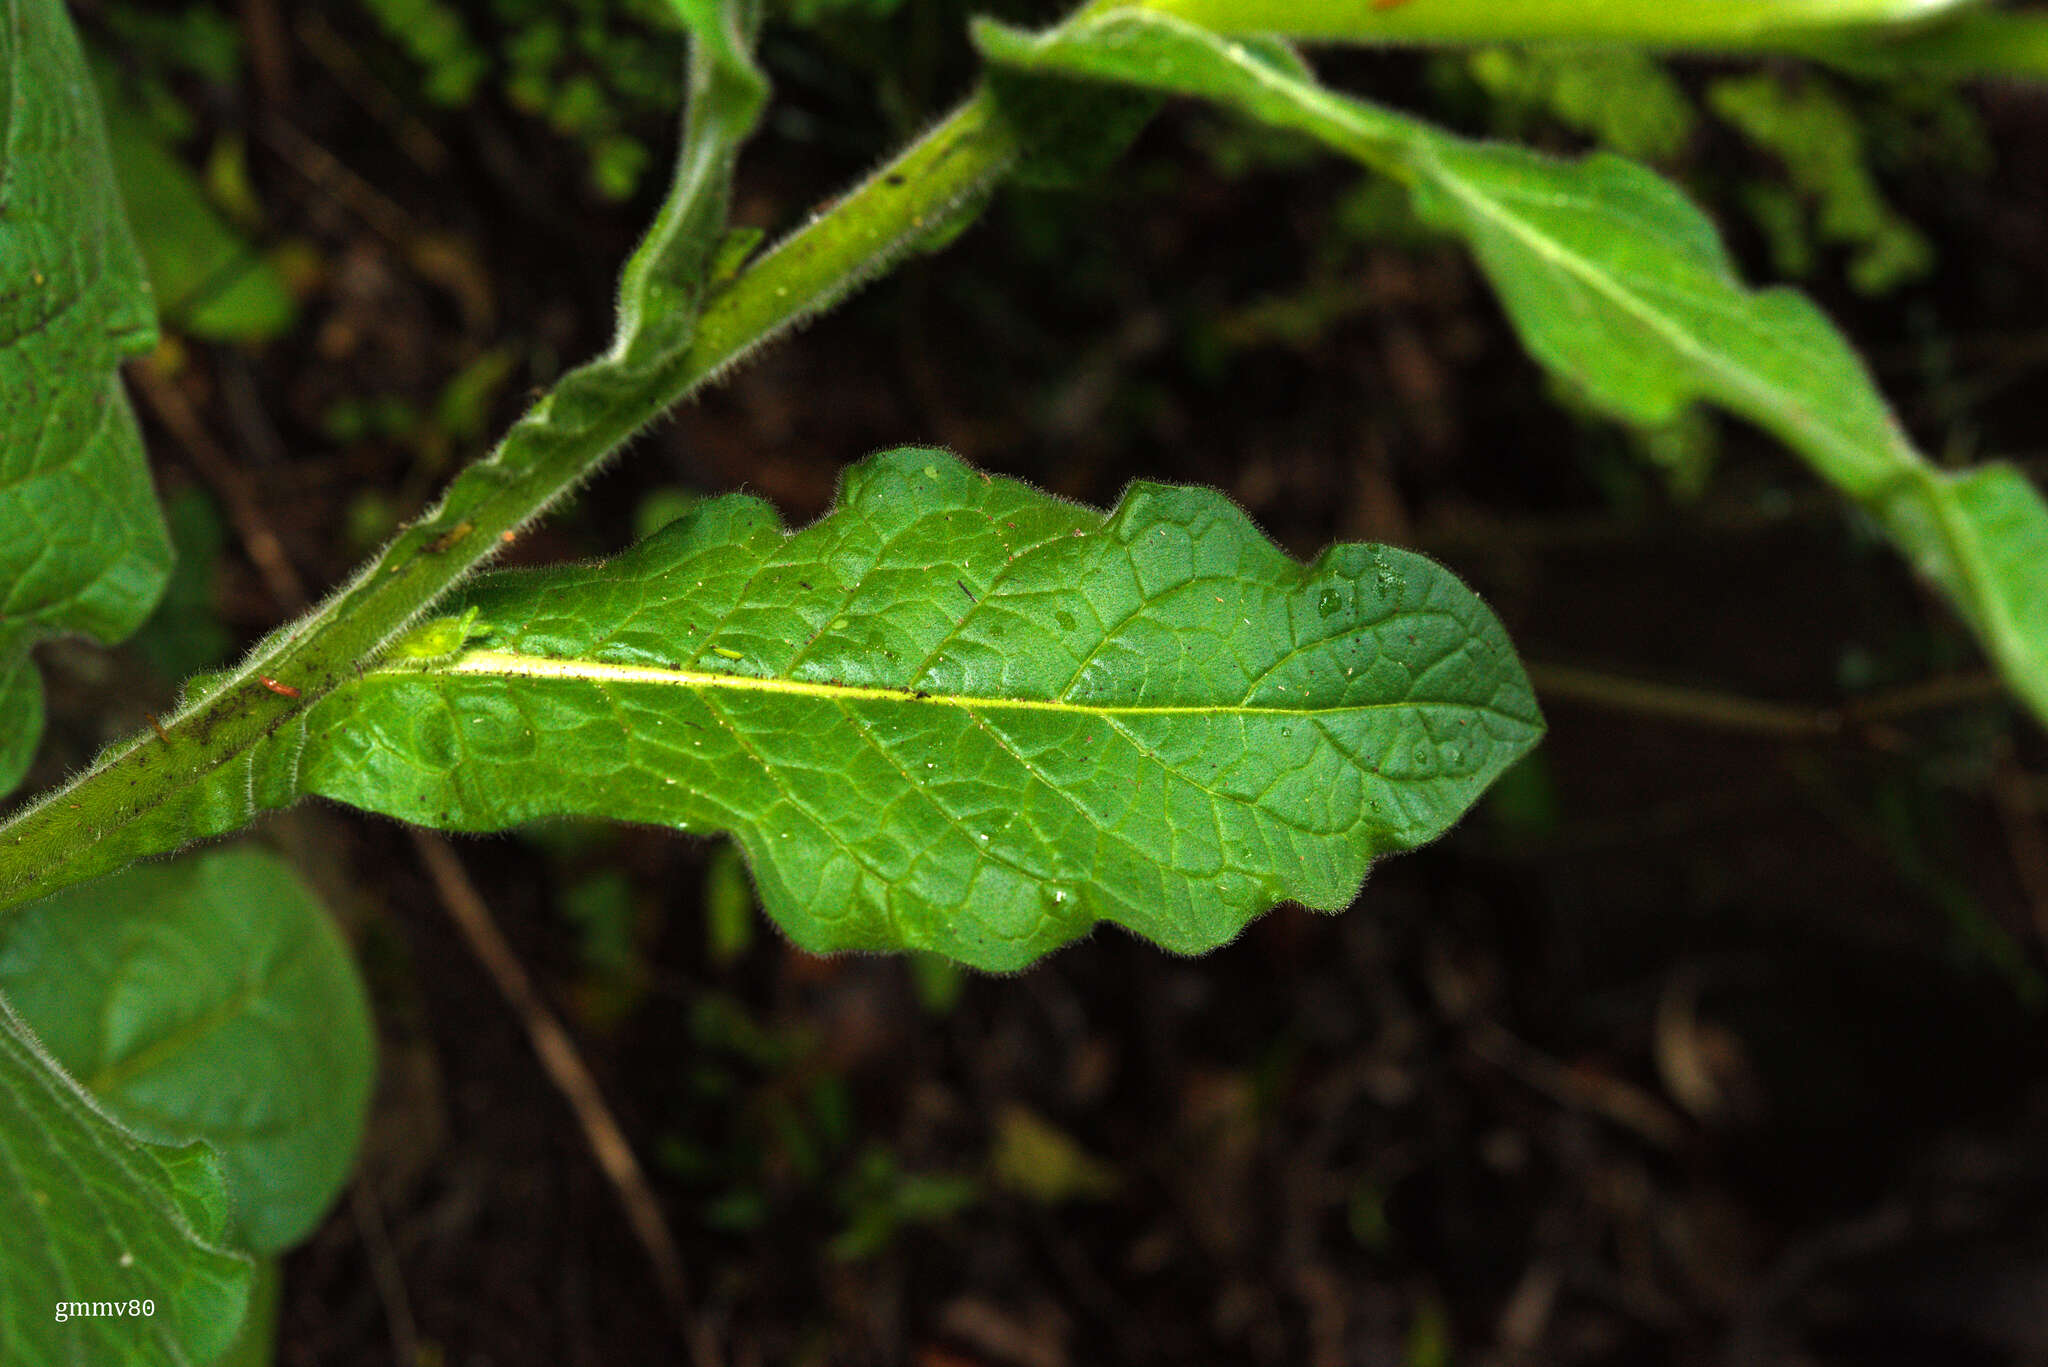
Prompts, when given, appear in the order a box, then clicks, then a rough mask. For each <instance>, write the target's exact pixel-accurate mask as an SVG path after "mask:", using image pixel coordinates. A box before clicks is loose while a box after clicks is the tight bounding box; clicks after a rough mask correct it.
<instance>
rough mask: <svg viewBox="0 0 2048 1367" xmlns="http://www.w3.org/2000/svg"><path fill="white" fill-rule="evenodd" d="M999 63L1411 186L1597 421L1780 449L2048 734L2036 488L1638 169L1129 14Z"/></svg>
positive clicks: (1249, 46) (2040, 509) (1274, 47)
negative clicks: (1858, 518) (1953, 611)
mask: <svg viewBox="0 0 2048 1367" xmlns="http://www.w3.org/2000/svg"><path fill="white" fill-rule="evenodd" d="M975 36H976V41H977V42H978V43H979V44H980V45H981V47H982V50H983V51H984V52H985V53H987V54H988V55H989V56H990V57H991V58H993V59H995V60H997V61H999V62H1005V63H1011V64H1016V65H1021V66H1025V67H1027V68H1030V69H1033V70H1038V69H1049V70H1054V71H1063V72H1066V73H1068V74H1072V75H1086V76H1093V77H1096V78H1098V79H1104V80H1114V81H1121V82H1127V83H1132V84H1137V85H1141V86H1144V87H1147V88H1150V89H1156V90H1166V91H1172V92H1175V93H1179V94H1187V95H1198V96H1204V97H1206V98H1209V99H1213V100H1217V101H1219V102H1221V103H1223V104H1225V105H1228V106H1230V107H1232V108H1235V109H1237V110H1239V111H1240V112H1242V113H1245V114H1247V115H1249V116H1251V117H1253V118H1256V119H1260V120H1262V121H1264V122H1267V123H1271V124H1275V125H1278V126H1280V127H1283V128H1291V129H1295V130H1298V131H1300V132H1304V133H1308V134H1310V135H1311V136H1314V137H1317V138H1319V139H1321V140H1322V141H1324V142H1325V143H1327V144H1328V145H1330V146H1331V147H1333V148H1335V149H1337V150H1339V151H1341V152H1344V153H1346V154H1348V155H1350V156H1353V157H1356V158H1357V159H1359V160H1360V161H1363V162H1364V163H1366V164H1367V165H1369V166H1373V167H1376V168H1378V169H1380V170H1382V171H1384V172H1386V173H1387V174H1389V175H1391V176H1393V177H1395V178H1396V179H1398V180H1400V181H1402V182H1403V183H1405V184H1406V185H1407V186H1408V187H1409V191H1410V193H1411V195H1412V196H1413V198H1414V202H1415V207H1416V212H1417V214H1418V215H1419V216H1420V217H1421V218H1422V219H1424V220H1425V221H1426V222H1428V223H1430V224H1432V225H1434V226H1435V227H1438V228H1440V229H1442V230H1444V231H1447V232H1450V233H1453V234H1455V235H1456V236H1458V237H1460V238H1462V239H1464V241H1465V242H1466V243H1467V244H1468V245H1469V246H1470V247H1471V249H1472V250H1473V252H1474V253H1475V254H1476V256H1477V257H1478V259H1479V263H1480V265H1481V266H1482V267H1483V268H1484V270H1485V271H1486V274H1487V275H1488V277H1489V278H1490V279H1491V280H1492V282H1493V284H1494V287H1495V288H1496V289H1497V290H1499V292H1500V296H1501V301H1502V303H1503V304H1504V305H1505V306H1506V308H1507V311H1508V314H1509V316H1510V318H1511V319H1512V320H1513V321H1514V324H1515V326H1516V328H1517V329H1518V330H1519V332H1520V333H1521V336H1522V341H1523V343H1524V344H1525V345H1526V346H1527V347H1528V348H1529V350H1530V352H1531V353H1533V354H1534V355H1535V356H1536V358H1537V359H1538V360H1540V361H1541V362H1543V364H1545V365H1546V366H1548V367H1549V368H1550V369H1551V370H1553V371H1555V372H1556V373H1557V374H1559V375H1561V376H1563V377H1564V378H1566V379H1568V380H1570V381H1571V382H1572V383H1573V384H1575V385H1576V386H1578V387H1579V388H1580V389H1581V390H1582V391H1583V393H1584V394H1585V396H1586V397H1587V398H1588V399H1590V400H1591V401H1592V402H1593V403H1594V404H1596V405H1597V406H1599V407H1601V408H1603V409H1605V410H1606V411H1608V412H1610V413H1612V414H1614V415H1615V416H1617V417H1621V418H1624V419H1626V420H1628V421H1630V422H1633V423H1636V424H1638V425H1642V426H1661V425H1664V424H1667V423H1670V422H1672V421H1673V420H1675V419H1676V418H1677V417H1678V416H1679V415H1680V414H1681V413H1682V412H1683V411H1684V410H1685V408H1686V407H1687V406H1688V405H1690V404H1692V403H1695V402H1698V401H1706V402H1709V403H1712V404H1715V405H1717V406H1719V407H1722V408H1725V409H1727V410H1728V411H1730V412H1733V413H1735V414H1737V415H1739V416H1741V417H1744V418H1746V419H1748V420H1749V421H1751V422H1753V423H1755V424H1757V425H1758V426H1759V427H1762V428H1763V429H1765V430H1766V431H1768V432H1770V433H1772V434H1773V435H1774V436H1776V437H1778V438H1779V439H1780V440H1782V441H1783V442H1785V444H1786V445H1788V446H1790V447H1792V448H1793V450H1795V451H1797V452H1798V453H1799V454H1800V455H1801V456H1803V457H1804V458H1805V459H1806V461H1807V462H1808V464H1810V465H1811V466H1812V467H1813V469H1814V470H1815V471H1816V472H1817V473H1818V474H1820V475H1821V476H1822V478H1824V479H1826V480H1828V481H1829V482H1830V483H1831V484H1833V485H1835V487H1836V488H1838V489H1840V490H1841V491H1842V492H1843V493H1845V494H1847V495H1848V496H1849V497H1850V498H1852V499H1854V500H1856V502H1857V503H1859V504H1860V505H1862V506H1863V507H1864V508H1865V509H1866V510H1867V511H1868V512H1869V513H1870V514H1871V515H1872V516H1874V517H1875V518H1877V519H1878V520H1879V521H1880V522H1881V523H1883V524H1884V526H1885V528H1886V530H1887V531H1888V532H1889V533H1890V535H1891V536H1892V539H1893V540H1894V541H1895V542H1896V543H1897V544H1898V546H1899V548H1900V549H1901V550H1902V551H1904V552H1905V554H1906V555H1907V556H1908V558H1910V559H1911V560H1912V561H1913V563H1914V564H1915V566H1916V567H1918V568H1919V569H1920V571H1921V572H1922V573H1923V574H1925V575H1926V576H1927V577H1928V578H1929V579H1931V580H1932V581H1933V582H1934V583H1935V584H1937V585H1938V586H1939V587H1940V588H1941V589H1942V590H1943V591H1944V592H1945V593H1946V594H1947V595H1948V597H1949V599H1950V601H1951V602H1953V603H1954V604H1955V605H1956V607H1957V609H1958V610H1959V611H1960V612H1961V613H1962V615H1963V616H1964V617H1965V618H1966V619H1967V620H1968V621H1969V623H1970V625H1971V626H1972V627H1973V628H1974V629H1975V630H1976V632H1977V635H1978V637H1979V639H1980V640H1981V641H1982V642H1983V644H1984V647H1985V649H1986V650H1987V651H1988V652H1989V653H1990V655H1991V656H1992V658H1993V659H1994V660H1995V661H1996V662H1997V663H1998V665H1999V668H2000V669H2001V670H2002V671H2003V673H2004V674H2005V677H2006V679H2007V681H2008V682H2009V683H2010V684H2011V686H2012V688H2013V689H2014V691H2015V692H2016V693H2018V694H2019V695H2020V696H2021V697H2022V698H2023V699H2025V701H2026V702H2027V704H2028V705H2029V706H2030V707H2031V708H2032V709H2033V710H2034V713H2035V715H2036V716H2037V717H2040V718H2041V719H2043V720H2044V721H2048V569H2044V568H2043V566H2048V560H2043V559H2041V556H2042V553H2043V549H2044V548H2048V505H2044V504H2043V502H2042V500H2041V497H2040V495H2039V494H2038V493H2037V492H2036V491H2035V490H2033V489H2032V488H2031V487H2030V486H2029V485H2028V484H2027V482H2026V480H2025V479H2024V477H2022V476H2021V475H2019V474H2018V473H2017V472H2016V471H2014V470H2012V469H2011V468H2010V467H2007V466H2000V465H1993V466H1987V467H1985V468H1983V469H1980V470H1976V471H1971V472H1967V473H1960V474H1958V473H1951V472H1948V471H1945V470H1940V469H1937V468H1936V467H1934V466H1932V465H1930V464H1929V463H1928V462H1927V461H1925V460H1923V459H1922V458H1921V456H1920V455H1919V453H1918V452H1917V451H1915V450H1914V449H1913V447H1912V444H1911V443H1910V441H1909V440H1908V439H1907V437H1906V435H1905V433H1904V432H1903V431H1902V430H1901V429H1900V427H1899V424H1898V422H1897V420H1896V419H1894V418H1893V416H1892V414H1891V411H1890V410H1889V409H1888V408H1887V407H1886V406H1885V402H1884V399H1883V397H1882V396H1881V395H1880V394H1879V393H1878V391H1877V387H1876V385H1875V384H1874V383H1873V382H1872V380H1871V378H1870V374H1869V372H1868V370H1866V369H1865V368H1864V365H1863V363H1862V361H1861V359H1860V358H1858V356H1857V355H1856V353H1855V352H1854V351H1853V350H1851V349H1850V347H1849V345H1848V343H1847V342H1845V341H1844V340H1843V339H1842V336H1841V334H1840V333H1839V332H1837V331H1836V330H1835V328H1834V326H1833V324H1831V323H1830V322H1829V321H1828V320H1827V318H1826V317H1825V315H1823V314H1822V313H1821V312H1820V310H1819V309H1817V308H1815V307H1814V306H1813V304H1812V303H1811V302H1810V301H1809V300H1807V299H1806V298H1805V297H1804V296H1802V295H1800V294H1797V293H1794V292H1792V291H1789V290H1782V289H1772V290H1762V291H1750V290H1748V289H1746V288H1744V286H1743V285H1742V283H1741V282H1740V280H1738V279H1737V277H1736V275H1735V269H1734V264H1733V263H1732V262H1731V261H1730V259H1729V257H1728V254H1727V251H1726V249H1725V248H1724V247H1723V246H1722V245H1721V242H1720V239H1719V238H1718V236H1717V235H1716V234H1715V232H1714V229H1713V225H1712V224H1710V223H1709V222H1708V221H1707V219H1706V218H1705V217H1704V216H1703V215H1702V214H1701V213H1700V212H1699V211H1698V210H1697V209H1695V208H1694V207H1693V206H1692V205H1691V204H1690V203H1689V202H1687V200H1686V199H1685V197H1684V195H1682V194H1681V193H1680V192H1679V191H1678V190H1677V189H1676V188H1675V187H1673V186H1672V185H1671V184H1670V182H1668V181H1666V180H1664V179H1662V178H1661V177H1659V176H1657V175H1656V174H1655V173H1653V172H1651V171H1649V170H1646V169H1645V168H1643V167H1640V166H1637V165H1635V164H1634V163H1632V162H1628V161H1624V160H1622V159H1621V158H1619V157H1614V156H1608V155H1603V154H1596V155H1594V156H1590V157H1587V158H1585V159H1583V160H1579V161H1564V160H1559V159H1557V158H1554V157H1547V156H1542V155H1540V154H1538V153H1534V152H1528V151H1523V150H1521V149H1519V148H1514V147H1505V146H1500V145H1496V144H1490V143H1478V142H1470V141H1467V140H1465V139H1462V138H1457V137H1453V136H1451V135H1450V134H1447V133H1443V132H1441V131H1439V130H1437V129H1434V128H1431V127H1429V126H1428V125H1426V124H1423V123H1420V122H1418V121H1416V120H1414V119H1410V118H1408V117H1406V116H1403V115H1400V114H1396V113H1394V112H1392V111H1390V110H1385V109H1381V108H1378V107H1376V106H1374V105H1370V104H1367V103H1365V102H1364V101H1360V100H1353V99H1349V98H1346V97H1345V96H1342V95H1338V94H1336V93H1333V92H1331V91H1328V90H1325V89H1323V88H1322V87H1320V86H1318V85H1316V84H1315V83H1314V82H1313V81H1312V80H1311V79H1309V77H1308V75H1307V73H1306V72H1305V70H1303V69H1302V68H1300V67H1299V66H1298V65H1296V64H1290V63H1289V61H1288V60H1286V53H1285V49H1284V48H1282V47H1281V46H1280V45H1278V44H1276V43H1272V42H1271V41H1270V40H1246V41H1243V42H1236V41H1232V40H1229V39H1224V38H1220V37H1218V36H1216V35H1215V34H1212V33H1208V32H1205V31H1203V30H1201V29H1198V28H1194V27H1192V26H1190V25H1188V24H1185V23H1182V22H1180V21H1178V20H1174V19H1169V18H1166V17H1164V16H1161V15H1156V14H1146V13H1141V12H1137V11H1131V10H1115V11H1110V12H1108V13H1105V14H1102V15H1100V16H1098V17H1093V18H1083V19H1080V20H1077V21H1075V22H1073V23H1070V24H1068V25H1066V26H1064V27H1062V28H1059V29H1055V30H1053V31H1051V32H1050V33H1047V34H1043V35H1038V36H1033V35H1029V34H1023V33H1018V32H1016V31H1014V30H1010V29H1005V28H1003V27H1001V26H999V25H994V24H988V23H983V24H979V25H977V26H976V30H975Z"/></svg>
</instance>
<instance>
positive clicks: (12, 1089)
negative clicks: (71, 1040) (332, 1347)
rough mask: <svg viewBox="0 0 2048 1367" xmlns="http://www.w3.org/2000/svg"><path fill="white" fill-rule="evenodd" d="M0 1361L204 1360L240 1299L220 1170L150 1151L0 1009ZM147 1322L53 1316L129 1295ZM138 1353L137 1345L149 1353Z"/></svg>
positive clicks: (235, 1318)
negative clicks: (66, 1306) (59, 1309)
mask: <svg viewBox="0 0 2048 1367" xmlns="http://www.w3.org/2000/svg"><path fill="white" fill-rule="evenodd" d="M0 1097H4V1100H5V1104H4V1105H0V1228H5V1229H6V1230H7V1231H8V1237H7V1275H6V1276H5V1277H4V1278H0V1355H4V1356H5V1358H6V1360H7V1361H8V1362H10V1363H14V1362H19V1363H22V1364H24V1367H58V1364H69V1363H74V1362H132V1361H137V1360H139V1356H138V1355H139V1352H140V1351H147V1352H148V1354H149V1357H148V1359H147V1360H151V1361H165V1362H173V1363H204V1362H211V1361H212V1360H213V1359H214V1358H215V1357H217V1356H218V1355H219V1354H220V1353H221V1352H222V1351H224V1350H225V1349H226V1348H227V1346H228V1344H229V1342H230V1341H231V1340H232V1339H233V1338H234V1336H235V1331H236V1328H237V1326H238V1325H239V1323H240V1321H241V1318H242V1315H243V1313H244V1309H245V1306H246V1303H247V1299H248V1294H249V1282H250V1275H251V1273H250V1267H249V1263H248V1261H247V1260H246V1259H244V1258H241V1257H238V1256H237V1255H235V1254H233V1253H230V1252H229V1251H227V1250H226V1249H225V1248H224V1247H222V1246H221V1243H220V1240H221V1237H222V1235H223V1233H224V1231H225V1227H226V1224H227V1217H228V1199H227V1189H226V1185H225V1183H224V1181H223V1180H222V1177H221V1172H220V1167H219V1163H218V1161H217V1160H216V1159H214V1157H213V1156H212V1155H211V1154H210V1153H209V1152H208V1151H207V1149H206V1147H205V1145H203V1144H196V1143H195V1144H189V1145H184V1146H181V1147H175V1146H166V1145H155V1144H149V1143H145V1142H143V1141H141V1140H138V1139H137V1138H135V1137H134V1136H133V1135H131V1134H130V1133H129V1132H128V1131H127V1130H125V1129H123V1128H122V1127H121V1126H120V1125H119V1124H117V1123H116V1122H114V1121H113V1120H112V1119H110V1118H109V1117H108V1116H107V1115H106V1114H105V1113H104V1112H103V1111H102V1110H101V1109H100V1108H99V1107H98V1106H97V1105H96V1104H95V1103H94V1102H93V1101H92V1099H91V1098H90V1097H89V1096H88V1095H87V1094H86V1093H85V1091H84V1090H83V1089H82V1088H80V1087H79V1086H78V1084H77V1083H75V1082H73V1081H72V1080H71V1079H70V1078H69V1077H67V1076H65V1074H64V1073H63V1071H62V1070H61V1069H59V1068H58V1067H57V1065H56V1064H55V1063H54V1062H53V1061H52V1060H51V1059H50V1057H49V1055H48V1054H47V1053H45V1052H44V1051H43V1049H42V1047H41V1045H40V1044H39V1043H38V1041H37V1040H36V1037H35V1035H34V1032H33V1031H31V1030H30V1029H29V1027H28V1025H27V1024H26V1023H25V1022H23V1021H22V1019H21V1018H20V1017H19V1016H18V1015H16V1014H15V1012H14V1009H13V1008H12V1007H11V1006H9V1005H8V1004H7V1003H6V1001H4V1000H0ZM143 1299H147V1300H150V1301H152V1302H153V1303H154V1309H155V1311H156V1313H155V1314H152V1315H148V1316H143V1315H140V1314H139V1313H138V1314H137V1315H135V1316H134V1317H132V1318H131V1317H129V1316H127V1315H125V1314H124V1315H120V1316H114V1317H107V1316H103V1315H95V1314H85V1315H77V1316H70V1315H67V1317H66V1318H65V1319H63V1320H61V1321H60V1320H57V1319H55V1318H54V1307H55V1306H57V1304H58V1303H59V1302H67V1303H68V1302H76V1301H84V1302H87V1303H91V1302H95V1301H99V1302H108V1301H114V1300H118V1301H119V1302H120V1303H121V1304H122V1305H123V1306H124V1307H125V1306H126V1305H127V1303H128V1302H129V1301H131V1300H136V1301H139V1300H143ZM145 1345H146V1348H145Z"/></svg>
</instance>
